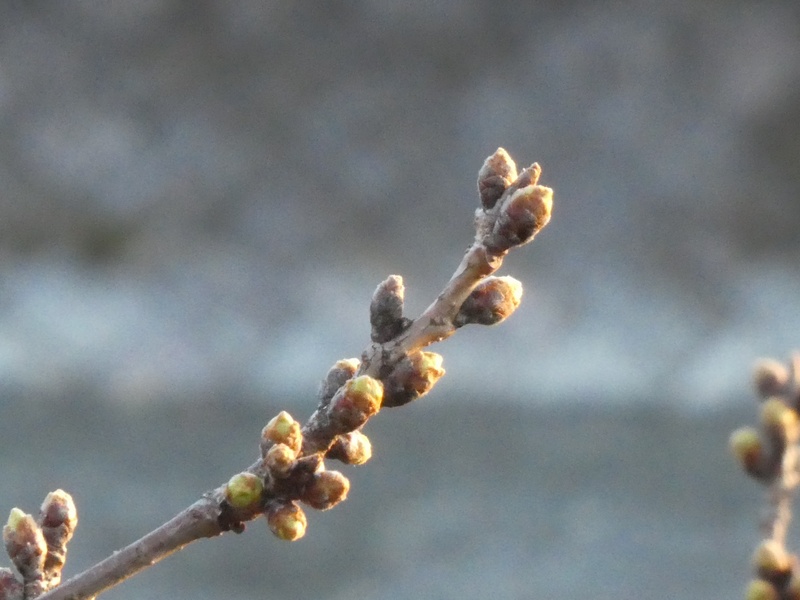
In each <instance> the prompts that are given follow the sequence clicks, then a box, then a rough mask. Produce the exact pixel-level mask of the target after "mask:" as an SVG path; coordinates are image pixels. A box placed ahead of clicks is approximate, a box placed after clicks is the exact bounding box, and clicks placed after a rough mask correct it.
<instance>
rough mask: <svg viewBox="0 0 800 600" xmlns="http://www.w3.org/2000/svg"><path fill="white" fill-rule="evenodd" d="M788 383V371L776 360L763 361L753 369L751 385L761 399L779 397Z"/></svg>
mask: <svg viewBox="0 0 800 600" xmlns="http://www.w3.org/2000/svg"><path fill="white" fill-rule="evenodd" d="M788 383H789V369H787V368H786V366H785V365H783V364H781V363H779V362H778V361H777V360H772V359H763V360H760V361H758V362H757V363H756V365H755V367H754V368H753V384H754V385H755V388H756V393H758V395H759V397H761V398H769V397H770V396H779V395H781V394H782V393H783V392H785V391H786V386H787V384H788Z"/></svg>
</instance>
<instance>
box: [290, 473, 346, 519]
mask: <svg viewBox="0 0 800 600" xmlns="http://www.w3.org/2000/svg"><path fill="white" fill-rule="evenodd" d="M349 491H350V480H349V479H347V477H345V476H344V475H342V474H341V473H339V471H322V472H321V473H317V474H316V475H314V478H313V479H312V480H311V482H310V483H309V484H308V485H307V486H306V488H305V490H303V495H302V496H300V500H301V501H302V502H305V503H306V504H308V505H309V506H310V507H311V508H316V509H317V510H328V509H329V508H333V507H334V506H336V505H337V504H339V502H341V501H342V500H345V499H346V498H347V492H349Z"/></svg>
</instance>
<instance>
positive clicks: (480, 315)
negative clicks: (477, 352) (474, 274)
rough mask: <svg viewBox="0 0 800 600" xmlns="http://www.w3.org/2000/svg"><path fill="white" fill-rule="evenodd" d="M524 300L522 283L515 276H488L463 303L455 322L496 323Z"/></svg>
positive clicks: (460, 324) (459, 323)
mask: <svg viewBox="0 0 800 600" xmlns="http://www.w3.org/2000/svg"><path fill="white" fill-rule="evenodd" d="M521 300H522V284H521V283H520V282H519V281H517V280H516V279H514V278H513V277H487V278H486V279H484V280H483V281H482V282H481V283H479V284H478V285H477V286H476V287H475V289H474V290H472V293H471V294H470V295H469V296H468V297H467V299H466V300H465V301H464V304H462V305H461V308H460V309H459V311H458V314H457V315H456V317H455V319H454V320H453V324H454V325H455V326H456V327H461V326H463V325H466V324H468V323H475V324H477V325H495V324H497V323H500V322H501V321H503V320H504V319H506V318H507V317H508V316H509V315H511V313H513V312H514V311H515V310H517V307H518V306H519V303H520V301H521Z"/></svg>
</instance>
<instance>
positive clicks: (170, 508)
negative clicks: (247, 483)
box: [0, 0, 800, 600]
mask: <svg viewBox="0 0 800 600" xmlns="http://www.w3.org/2000/svg"><path fill="white" fill-rule="evenodd" d="M799 13H800V7H798V5H797V4H796V3H794V2H789V1H785V2H771V3H759V4H758V5H756V4H755V3H749V2H742V1H726V2H721V1H713V0H712V1H708V2H703V3H697V2H689V1H674V2H663V1H658V2H656V1H650V2H640V3H613V2H609V3H604V4H602V5H601V4H599V3H592V2H563V1H561V2H551V3H521V2H508V1H503V0H493V1H489V0H461V1H459V2H456V1H453V0H451V1H430V0H429V1H419V0H410V1H403V2H396V1H392V0H375V1H373V2H363V3H355V2H347V3H345V2H327V3H312V2H302V3H292V2H269V1H256V0H236V1H230V2H226V1H224V0H196V1H194V2H186V1H181V0H138V1H137V2H129V1H126V0H107V1H105V2H90V1H88V0H72V1H69V2H67V1H49V2H44V1H38V0H27V1H22V0H17V1H13V0H9V1H7V2H4V3H2V4H1V5H0V261H2V274H3V276H2V279H0V405H1V406H2V409H3V413H2V418H0V428H1V429H0V433H2V447H0V473H1V474H2V477H3V485H2V486H0V509H2V510H8V509H10V508H11V507H12V506H15V505H18V506H20V507H21V508H23V509H25V510H27V511H33V510H35V509H36V507H37V506H38V504H39V502H40V501H41V499H42V498H43V497H44V495H45V494H46V492H47V491H48V490H49V489H52V488H55V487H64V488H65V489H68V490H69V491H71V492H73V493H74V495H75V497H76V499H77V501H78V506H79V510H80V511H81V525H80V528H79V530H78V534H77V537H76V539H75V540H74V541H73V544H72V550H71V555H70V560H69V562H68V569H67V571H68V573H69V574H74V573H75V572H77V571H79V570H81V569H83V568H86V567H87V566H89V565H90V564H92V563H93V561H96V560H97V559H99V558H101V557H102V556H104V555H105V554H107V553H109V552H111V551H112V550H114V549H116V548H119V547H121V546H122V545H125V544H127V543H129V542H130V541H132V540H133V539H135V538H136V537H138V536H139V535H141V534H143V533H145V532H146V531H148V530H149V529H151V528H153V527H154V526H156V525H157V524H159V523H160V522H161V521H163V520H164V519H166V518H167V517H169V516H171V515H172V514H173V513H175V512H177V510H179V509H180V508H181V507H183V506H184V505H186V504H189V503H190V502H191V501H192V500H193V499H194V498H195V497H196V496H197V494H198V493H200V492H202V491H203V490H205V489H208V488H211V487H214V486H216V485H218V484H219V483H221V482H223V481H225V480H226V479H227V478H228V477H229V476H230V475H231V474H233V473H234V472H235V471H237V470H239V469H241V468H242V467H244V466H246V465H248V464H250V462H251V461H252V459H253V458H254V453H255V448H256V443H257V436H258V433H259V431H260V429H261V427H262V425H263V424H264V423H265V422H266V420H267V419H268V418H269V417H271V416H272V415H273V414H274V413H275V412H276V411H278V410H280V409H282V408H288V409H289V410H291V411H292V412H293V413H295V414H296V415H297V416H298V417H305V416H307V415H308V414H309V413H310V412H311V410H313V407H314V404H315V399H314V393H315V391H316V386H317V384H318V381H319V380H320V379H321V377H322V376H323V375H324V374H325V372H326V370H327V368H328V367H329V366H330V364H332V363H333V362H334V361H335V360H337V359H339V358H344V357H350V356H358V355H359V354H360V352H361V350H362V349H363V348H364V346H365V345H366V343H367V340H368V335H369V324H368V315H367V307H368V304H369V298H370V295H371V293H372V291H373V289H374V287H375V285H376V284H377V283H378V282H379V281H381V280H382V279H383V278H384V277H386V275H388V274H390V273H397V274H401V275H403V276H404V278H405V282H406V286H407V291H406V298H407V307H408V310H409V313H410V315H411V316H413V315H414V314H416V313H418V312H419V311H420V310H422V309H423V308H424V307H425V306H427V304H428V303H429V302H430V301H431V300H432V299H433V298H434V297H435V296H436V294H437V293H438V291H439V290H440V289H441V286H442V285H443V283H444V282H445V281H446V280H447V279H448V278H449V276H450V273H451V272H452V270H453V269H454V268H455V266H456V265H457V263H458V261H459V260H460V257H461V255H462V253H463V250H464V248H465V247H466V246H467V245H468V243H469V242H470V240H471V237H472V214H473V211H474V208H475V206H476V205H477V197H476V192H475V175H476V173H477V170H478V168H479V167H480V165H481V163H482V161H483V159H484V158H485V157H486V156H487V155H488V154H491V153H492V152H493V151H494V150H495V149H496V148H497V147H498V146H503V147H505V148H506V149H507V150H508V151H509V152H510V153H511V155H512V156H513V157H514V158H515V159H516V160H517V161H518V163H520V164H521V165H526V164H529V163H531V162H533V161H538V162H539V163H540V164H541V165H542V167H543V171H544V173H543V178H542V182H543V183H544V184H545V185H548V186H551V187H553V188H554V189H555V204H554V215H553V220H552V222H551V224H550V225H549V226H548V228H547V229H546V230H545V231H544V232H543V233H541V234H540V236H539V237H538V238H537V240H536V241H535V242H534V243H533V244H532V245H531V246H529V247H526V248H525V249H523V250H520V251H517V252H515V253H513V254H512V255H511V256H510V257H509V259H508V260H507V261H506V267H505V268H504V273H505V274H511V275H514V276H515V277H517V278H518V279H520V280H521V281H522V282H523V284H524V285H525V289H526V295H525V298H524V300H523V304H522V306H521V307H520V309H519V310H518V311H517V313H516V314H515V315H514V316H513V317H512V318H511V319H510V320H509V321H508V322H506V323H504V324H502V325H500V326H499V327H496V328H487V329H482V330H479V329H472V330H464V331H463V332H461V333H460V334H459V335H457V336H456V337H455V338H453V339H451V340H448V341H447V342H445V343H444V344H442V345H441V346H439V347H437V348H434V349H435V350H437V351H439V352H440V353H442V354H443V355H444V356H445V367H446V368H447V371H448V375H447V376H446V377H445V378H444V379H443V380H442V381H441V382H440V383H439V384H438V386H437V388H436V389H435V390H434V392H433V393H432V394H431V395H430V396H429V397H428V398H426V399H424V400H422V401H421V402H420V403H419V404H418V405H414V406H411V407H408V408H406V409H403V410H398V411H387V413H386V414H382V415H381V416H380V418H378V419H376V420H375V422H374V423H370V425H369V426H368V429H367V433H368V434H370V435H371V437H372V440H373V444H374V446H375V452H376V457H375V459H374V461H373V462H372V463H370V464H369V465H368V466H366V467H364V468H362V469H357V470H354V469H349V470H347V471H346V472H347V474H348V476H352V479H353V484H354V487H353V490H352V492H351V498H350V500H348V501H347V502H346V503H345V504H344V505H342V506H341V507H338V508H337V509H336V510H335V511H333V512H332V513H330V514H326V515H317V514H311V515H310V522H311V523H310V527H309V533H308V535H307V536H306V538H305V539H304V540H303V541H301V542H298V543H296V544H291V545H289V544H281V543H279V542H278V541H276V540H274V539H272V538H271V537H270V536H269V535H268V534H267V533H266V528H265V526H264V524H263V523H253V524H252V526H251V527H250V528H248V531H247V532H246V534H245V535H244V536H238V537H237V536H229V537H225V538H222V539H220V540H215V541H210V542H203V543H202V544H199V545H198V546H197V547H192V548H190V549H188V550H186V551H185V552H183V553H182V554H181V555H179V556H177V557H173V558H171V559H169V561H168V562H167V563H163V564H161V565H159V566H157V567H155V568H153V569H150V571H148V572H147V573H146V574H144V575H141V576H139V577H137V578H135V579H134V580H132V581H131V582H128V583H126V584H123V585H122V586H120V587H119V588H117V589H115V590H114V591H112V592H110V593H108V594H107V595H106V596H104V597H108V598H114V599H120V600H122V599H132V598H144V597H159V596H164V595H167V594H172V595H174V596H177V597H186V598H190V597H191V598H209V599H210V598H222V597H236V598H266V597H268V598H290V597H291V598H305V597H319V598H332V599H336V598H346V597H351V596H352V595H353V594H356V593H357V594H358V595H360V596H361V597H364V598H375V599H384V598H385V599H389V598H392V599H394V598H407V597H421V598H456V597H457V598H485V597H486V596H487V595H491V596H492V597H498V598H499V597H502V598H520V599H524V598H531V597H540V598H571V597H575V596H576V595H579V594H580V595H585V594H591V595H592V596H593V597H595V598H609V599H610V598H619V597H638V598H661V597H671V598H686V599H689V598H697V597H705V598H728V597H731V596H732V595H733V596H734V597H735V596H737V595H739V594H741V589H742V587H743V585H744V583H745V582H746V580H747V579H748V577H749V573H748V567H747V564H748V557H749V554H750V552H751V548H752V547H753V546H754V544H755V542H756V540H757V535H758V533H757V515H758V506H759V501H760V492H759V489H758V487H757V486H756V485H755V484H753V483H751V482H749V481H747V480H746V478H745V477H744V476H742V475H740V474H739V473H738V472H737V470H736V467H735V465H733V463H732V461H731V460H730V459H729V458H728V456H727V450H726V438H727V435H728V432H729V431H730V430H731V429H732V428H733V427H735V426H736V425H738V424H740V423H742V422H747V421H752V420H753V419H754V415H755V408H754V406H753V405H752V400H751V394H750V383H749V374H750V368H751V365H752V363H753V361H754V360H755V359H756V358H758V357H760V356H764V355H770V356H775V357H778V358H785V357H787V356H788V354H789V353H790V352H791V351H792V350H793V349H794V348H795V347H796V346H798V336H797V332H798V329H799V327H800V272H798V269H797V260H798V258H799V257H800V256H799V255H800V236H798V230H799V228H800V169H798V162H797V157H798V155H799V153H798V150H799V148H798V146H800V14H799Z"/></svg>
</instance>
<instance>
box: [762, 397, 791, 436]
mask: <svg viewBox="0 0 800 600" xmlns="http://www.w3.org/2000/svg"><path fill="white" fill-rule="evenodd" d="M761 423H762V424H763V425H764V428H765V429H766V431H768V432H769V433H770V434H771V435H773V436H775V437H776V438H778V439H780V440H782V441H785V440H796V439H797V437H798V433H800V417H798V414H797V411H796V410H794V409H793V408H790V407H789V406H787V405H786V403H785V402H784V401H783V400H781V399H780V398H778V397H772V398H769V399H767V400H765V401H764V403H763V404H762V405H761Z"/></svg>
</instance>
